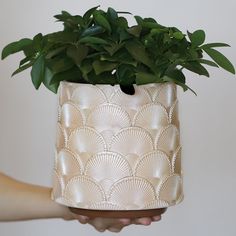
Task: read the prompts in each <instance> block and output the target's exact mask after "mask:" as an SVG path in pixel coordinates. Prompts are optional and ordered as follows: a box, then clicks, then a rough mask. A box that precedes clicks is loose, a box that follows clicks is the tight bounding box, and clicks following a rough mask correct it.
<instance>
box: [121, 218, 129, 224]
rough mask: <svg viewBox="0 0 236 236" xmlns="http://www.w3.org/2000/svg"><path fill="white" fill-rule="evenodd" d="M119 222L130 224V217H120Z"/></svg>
mask: <svg viewBox="0 0 236 236" xmlns="http://www.w3.org/2000/svg"><path fill="white" fill-rule="evenodd" d="M120 222H121V223H122V224H125V225H128V224H130V219H120Z"/></svg>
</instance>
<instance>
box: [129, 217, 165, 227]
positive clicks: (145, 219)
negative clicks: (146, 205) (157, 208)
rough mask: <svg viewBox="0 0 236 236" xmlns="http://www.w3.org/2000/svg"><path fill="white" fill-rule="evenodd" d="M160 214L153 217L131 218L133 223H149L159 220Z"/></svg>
mask: <svg viewBox="0 0 236 236" xmlns="http://www.w3.org/2000/svg"><path fill="white" fill-rule="evenodd" d="M160 220H161V216H160V215H159V216H153V217H141V218H135V219H133V220H132V223H133V224H136V225H150V224H151V223H152V222H154V221H155V222H156V221H160Z"/></svg>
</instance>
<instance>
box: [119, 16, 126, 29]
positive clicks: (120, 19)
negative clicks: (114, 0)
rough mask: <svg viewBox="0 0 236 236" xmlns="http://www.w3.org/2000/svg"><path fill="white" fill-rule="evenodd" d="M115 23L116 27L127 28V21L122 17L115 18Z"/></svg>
mask: <svg viewBox="0 0 236 236" xmlns="http://www.w3.org/2000/svg"><path fill="white" fill-rule="evenodd" d="M116 24H117V26H118V28H119V27H120V28H121V29H127V28H128V21H127V20H126V18H124V17H119V18H118V19H117V20H116Z"/></svg>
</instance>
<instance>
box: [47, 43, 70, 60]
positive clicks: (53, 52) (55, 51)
mask: <svg viewBox="0 0 236 236" xmlns="http://www.w3.org/2000/svg"><path fill="white" fill-rule="evenodd" d="M66 48H67V47H66V46H63V47H59V48H56V49H53V50H50V51H49V52H48V53H47V55H46V59H51V58H52V57H55V56H57V55H58V54H60V53H61V52H63V51H64V50H65V49H66Z"/></svg>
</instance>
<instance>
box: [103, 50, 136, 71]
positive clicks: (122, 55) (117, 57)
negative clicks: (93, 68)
mask: <svg viewBox="0 0 236 236" xmlns="http://www.w3.org/2000/svg"><path fill="white" fill-rule="evenodd" d="M100 60H101V61H111V62H119V63H122V64H129V65H132V66H135V67H136V66H137V61H136V60H134V59H133V58H132V57H131V55H130V54H129V53H128V52H127V51H126V50H124V49H121V50H120V51H118V52H116V53H115V54H114V55H112V56H109V55H101V58H100Z"/></svg>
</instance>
